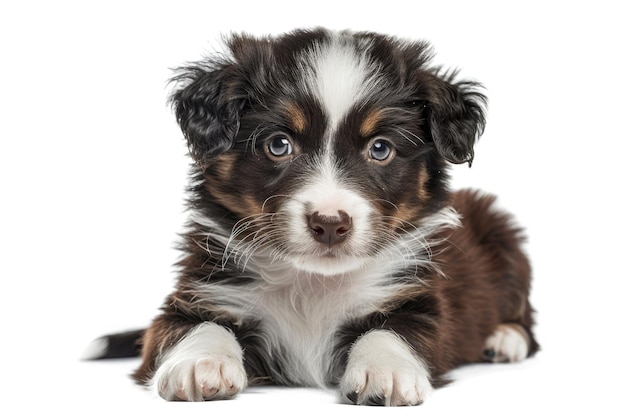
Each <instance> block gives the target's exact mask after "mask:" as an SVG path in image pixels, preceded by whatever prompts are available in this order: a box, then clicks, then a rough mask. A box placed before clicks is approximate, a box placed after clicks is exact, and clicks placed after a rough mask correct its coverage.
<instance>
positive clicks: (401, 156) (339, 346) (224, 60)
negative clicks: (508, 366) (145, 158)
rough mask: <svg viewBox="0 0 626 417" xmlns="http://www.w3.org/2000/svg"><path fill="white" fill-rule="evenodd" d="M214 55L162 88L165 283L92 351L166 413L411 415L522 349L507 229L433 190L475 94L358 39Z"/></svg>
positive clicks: (525, 280) (442, 180)
mask: <svg viewBox="0 0 626 417" xmlns="http://www.w3.org/2000/svg"><path fill="white" fill-rule="evenodd" d="M227 49H228V51H227V53H225V54H223V55H215V56H212V57H208V58H206V59H203V60H201V61H199V62H196V63H193V64H190V65H188V66H186V67H183V68H180V69H179V70H178V72H177V75H176V76H175V78H174V79H173V80H174V82H175V89H174V92H173V94H172V96H171V102H172V106H173V109H174V111H175V114H176V118H177V121H178V123H179V125H180V127H181V129H182V132H183V134H184V136H185V138H186V139H187V141H188V144H189V151H190V155H191V156H192V158H193V160H194V162H195V164H194V166H193V167H192V171H191V182H190V186H189V223H188V226H187V230H186V232H185V233H184V240H183V242H182V244H181V250H182V252H183V254H184V256H183V257H182V260H181V261H180V276H179V278H178V281H177V286H176V289H175V291H174V292H173V293H172V294H171V295H169V296H168V297H167V299H166V300H165V303H164V304H163V308H162V313H161V314H160V315H159V316H158V317H157V318H156V319H155V320H154V322H153V323H152V324H151V326H150V327H149V328H148V329H147V330H145V331H137V332H130V333H126V334H120V335H112V336H108V337H105V338H103V339H101V340H100V341H99V348H98V349H97V350H96V351H95V352H93V353H92V354H91V357H94V358H103V357H117V356H127V355H132V354H136V353H137V349H140V350H141V356H142V363H141V366H140V367H139V369H137V370H136V372H135V373H134V377H135V378H136V380H137V381H139V382H141V383H143V384H146V385H148V386H151V387H153V388H154V389H155V390H156V391H157V392H158V393H159V394H160V395H161V396H162V397H163V398H165V399H167V400H184V401H202V400H213V399H224V398H230V397H233V396H234V395H236V394H237V393H239V392H241V391H242V390H244V389H245V388H246V386H247V385H248V384H284V385H295V386H318V387H327V386H338V388H339V392H340V394H341V396H342V397H343V398H344V399H345V400H347V401H349V402H352V403H355V404H372V405H416V404H420V403H422V401H423V400H424V399H425V398H426V397H427V396H428V395H429V394H430V393H431V391H432V390H433V387H437V386H440V385H442V384H443V383H445V382H446V373H447V372H448V371H450V370H451V369H452V368H453V367H455V366H458V365H460V364H464V363H472V362H481V361H490V362H502V361H521V360H523V359H524V358H526V357H528V356H530V355H532V354H534V353H535V352H536V351H537V350H538V344H537V342H536V341H535V338H534V336H533V333H532V326H533V318H532V312H533V310H532V308H531V306H530V304H529V301H528V293H529V288H530V267H529V262H528V260H527V258H526V256H525V255H524V253H523V251H522V250H521V249H520V244H521V243H522V241H523V237H522V234H521V231H520V229H519V228H517V227H515V226H514V225H513V223H512V220H511V218H510V216H509V215H507V214H505V213H503V212H501V211H499V210H497V209H495V208H494V205H493V203H494V198H493V197H492V196H488V195H484V194H481V193H479V192H476V191H468V190H465V191H460V192H455V193H451V192H449V190H448V175H447V174H446V171H447V168H448V165H449V164H450V163H454V164H461V163H466V162H467V163H469V164H471V162H472V159H473V156H474V151H473V146H474V143H475V141H476V140H477V138H478V137H479V136H480V134H481V133H482V131H483V128H484V124H485V106H486V98H485V96H484V95H483V93H482V92H481V86H480V85H479V84H477V83H474V82H470V81H463V80H458V79H457V77H456V74H455V72H445V71H442V70H440V69H438V68H434V67H432V66H430V65H429V60H430V58H431V53H430V48H429V46H428V44H426V43H424V42H409V41H403V40H399V39H395V38H392V37H388V36H383V35H379V34H374V33H352V32H332V31H327V30H324V29H315V30H298V31H294V32H291V33H288V34H285V35H282V36H278V37H267V38H254V37H251V36H247V35H233V36H231V37H230V38H229V39H228V40H227Z"/></svg>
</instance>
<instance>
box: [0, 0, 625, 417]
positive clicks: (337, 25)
mask: <svg viewBox="0 0 626 417" xmlns="http://www.w3.org/2000/svg"><path fill="white" fill-rule="evenodd" d="M214 3H218V2H208V1H205V2H189V1H180V0H179V1H175V2H174V1H172V2H169V3H165V2H159V1H150V2H148V1H146V2H132V1H111V0H108V1H106V2H105V1H103V2H86V1H81V2H78V1H77V2H74V3H72V2H67V1H49V2H48V1H45V2H44V1H41V2H29V1H20V2H17V1H13V2H11V1H7V2H3V3H2V5H1V6H0V46H1V48H0V75H1V77H0V83H1V84H0V187H1V188H0V193H1V194H0V196H1V199H2V202H1V203H0V244H1V248H0V285H1V288H0V290H1V292H0V297H1V301H0V308H1V309H2V311H1V314H0V318H1V320H2V322H1V331H2V332H1V335H2V336H1V337H2V340H1V342H0V349H1V356H0V360H1V362H0V363H1V364H0V367H1V371H0V375H1V377H0V384H1V390H2V404H1V405H0V414H3V415H8V414H7V413H6V412H5V408H6V409H11V410H13V411H11V414H10V415H16V414H17V415H37V414H36V413H38V412H39V413H43V412H45V411H47V412H51V413H52V412H65V413H71V412H73V411H78V412H80V413H85V414H86V415H107V416H111V415H130V414H131V412H132V413H135V414H136V415H137V413H141V414H138V415H174V414H175V415H179V416H187V415H189V416H192V415H203V416H207V415H213V414H214V413H217V412H220V413H224V412H226V413H233V414H236V413H240V412H242V411H248V412H249V413H257V412H267V413H270V412H271V413H275V414H278V415H281V414H299V413H308V412H323V413H325V412H329V413H331V415H334V414H340V413H341V414H346V415H347V414H351V413H357V412H358V413H362V414H367V415H371V414H372V413H376V414H377V415H378V414H382V415H390V414H392V413H395V414H394V415H398V413H400V414H403V413H404V414H408V413H411V415H413V413H415V415H453V414H458V413H463V414H466V413H471V414H470V415H483V416H492V415H494V416H495V415H528V413H537V412H539V413H541V414H540V415H544V414H543V412H544V411H546V412H551V413H560V414H562V415H568V414H570V415H571V413H573V412H575V411H593V412H594V413H598V414H597V415H624V413H625V409H626V406H624V401H623V391H624V388H625V386H624V383H623V378H624V373H625V372H624V371H626V369H625V367H624V363H623V361H624V342H623V333H624V324H623V319H624V308H623V303H624V301H623V298H624V297H623V288H624V279H625V278H626V276H625V273H624V269H623V267H622V265H623V264H624V257H625V256H626V254H624V240H623V239H624V238H623V237H624V235H625V233H626V230H625V227H624V203H623V201H624V200H623V198H622V197H623V194H624V185H623V182H624V181H623V178H624V173H623V168H622V166H621V164H622V163H623V161H624V157H625V156H626V152H625V151H626V146H625V145H624V142H625V141H626V135H625V133H624V127H625V126H624V125H625V123H624V121H625V118H626V108H625V106H624V96H625V95H626V89H625V87H624V74H625V73H626V67H625V64H624V58H625V57H624V49H625V48H624V40H625V39H626V31H625V30H624V29H623V24H624V21H623V20H624V19H623V17H624V12H623V11H621V10H620V9H618V7H617V4H618V2H617V1H616V2H605V1H593V2H585V3H583V2H578V1H567V2H549V1H540V2H533V1H525V2H502V1H501V2H495V1H494V2H492V3H485V2H469V1H464V2H463V1H459V2H450V1H437V2H435V1H432V0H431V1H424V2H422V1H410V2H405V3H401V2H397V1H390V0H387V1H365V0H361V1H359V2H354V3H353V4H351V5H344V3H340V2H339V1H332V2H325V1H318V0H316V1H310V2H295V1H293V2H285V3H282V4H281V3H278V2H272V1H255V2H253V1H232V2H230V1H221V2H219V4H214ZM318 25H322V26H326V27H329V28H333V29H344V28H350V29H355V30H372V31H379V32H384V33H388V34H393V35H398V36H404V37H409V38H413V39H422V38H423V39H428V40H430V41H431V42H432V43H433V45H434V46H435V49H436V50H437V51H438V55H437V57H436V59H435V63H437V64H444V65H446V66H452V67H456V66H458V67H460V68H461V69H462V72H461V74H462V76H464V77H468V78H473V79H477V80H480V81H482V82H483V83H484V84H485V85H486V87H487V89H488V95H489V97H490V107H489V118H488V124H487V130H486V132H485V135H484V136H483V137H482V139H481V141H480V143H479V144H478V146H477V148H476V159H475V161H474V166H473V167H472V168H471V169H469V168H467V167H466V166H463V167H457V168H455V169H454V174H455V180H454V185H455V186H457V187H460V186H473V187H480V188H483V189H486V190H488V191H491V192H494V193H497V194H498V195H500V196H501V200H500V202H501V205H502V206H503V207H506V208H507V209H509V210H511V211H513V212H514V213H515V214H516V215H517V217H518V219H519V221H520V223H522V224H523V225H525V226H526V227H527V230H528V234H529V236H530V242H529V244H528V247H527V250H528V252H529V254H530V256H531V258H532V262H533V266H534V276H535V281H534V292H533V295H532V300H533V302H534V304H535V306H536V308H537V310H538V314H537V320H538V323H539V324H538V326H537V336H538V338H539V340H540V342H541V344H542V346H543V350H542V351H541V352H540V353H539V354H538V356H537V357H536V358H534V359H532V360H530V361H527V362H525V363H523V364H520V365H498V366H471V367H465V368H463V369H461V370H459V371H456V372H454V374H453V376H454V377H455V378H456V382H455V383H453V384H452V385H450V386H448V387H446V388H443V389H440V390H438V391H436V392H435V394H434V395H433V396H432V397H431V398H430V400H429V401H428V402H427V403H426V404H424V405H423V406H421V407H419V408H418V409H397V410H382V409H380V408H376V409H366V408H365V407H350V406H347V405H338V404H337V401H336V397H335V395H334V394H333V393H328V392H323V391H318V390H311V389H280V388H273V389H266V388H254V389H250V390H249V391H248V392H246V393H244V394H243V395H240V396H239V397H238V398H237V399H235V400H233V401H223V402H216V403H202V404H181V403H169V404H168V403H165V402H162V401H160V400H159V399H155V398H153V397H152V396H151V395H150V394H148V393H146V392H145V391H143V390H142V389H140V388H138V387H136V386H134V385H133V384H132V382H131V381H130V379H129V378H128V377H127V374H128V373H129V372H131V370H132V369H133V368H134V367H135V366H137V361H136V360H128V361H110V362H97V363H85V362H80V361H78V360H77V358H78V357H79V355H80V353H81V351H82V349H83V348H84V347H85V346H86V345H87V344H88V342H89V341H90V340H91V339H92V338H94V337H97V336H99V335H101V334H103V333H107V332H112V331H117V330H123V329H127V328H133V327H141V326H145V325H147V324H148V322H149V321H150V319H151V318H152V317H153V316H154V314H156V312H157V308H158V306H159V305H160V303H161V302H162V300H163V298H164V297H165V295H166V294H167V292H168V291H169V290H170V288H171V287H172V284H173V280H174V277H175V274H174V268H173V267H172V264H173V263H174V262H175V261H176V259H177V256H178V254H177V252H176V251H174V250H173V249H172V247H173V245H174V243H175V242H176V240H177V233H178V232H179V231H180V227H181V225H182V223H183V221H184V213H183V198H184V193H183V188H184V186H185V181H186V172H187V164H188V160H187V158H186V155H185V153H186V147H185V144H184V143H183V141H182V135H181V133H180V131H179V130H178V127H177V126H176V124H175V122H174V117H173V116H172V114H171V111H170V109H169V108H168V107H167V105H166V103H165V101H166V96H167V87H166V80H167V78H168V77H169V76H170V75H171V72H170V68H172V67H175V66H178V65H181V64H183V63H184V62H186V61H189V60H195V59H199V58H200V57H201V56H202V55H203V54H205V53H207V52H210V51H211V50H213V49H214V48H216V47H218V46H219V42H218V39H219V36H220V33H228V32H231V31H242V30H243V31H247V32H250V33H253V34H266V33H280V32H283V31H287V30H290V29H293V28H296V27H313V26H318ZM473 413H476V414H473ZM238 415H239V414H238ZM241 415H243V414H241ZM545 415H548V414H545Z"/></svg>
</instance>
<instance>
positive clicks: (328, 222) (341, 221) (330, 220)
mask: <svg viewBox="0 0 626 417" xmlns="http://www.w3.org/2000/svg"><path fill="white" fill-rule="evenodd" d="M337 214H338V215H337V216H324V215H321V214H319V212H317V211H316V212H315V213H313V214H312V215H310V216H309V228H310V229H311V233H312V234H313V238H314V239H315V240H317V241H318V242H320V243H324V244H326V245H328V246H329V247H330V246H333V245H335V244H337V243H340V242H343V241H344V240H345V239H346V237H347V236H348V234H349V233H350V230H351V229H352V218H350V216H349V215H348V213H346V212H345V211H343V210H340V211H339V212H338V213H337Z"/></svg>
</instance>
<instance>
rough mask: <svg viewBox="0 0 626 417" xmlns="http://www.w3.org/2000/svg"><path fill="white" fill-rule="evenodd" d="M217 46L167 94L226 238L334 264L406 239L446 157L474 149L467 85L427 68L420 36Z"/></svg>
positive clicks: (477, 114)
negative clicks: (215, 54) (225, 50)
mask: <svg viewBox="0 0 626 417" xmlns="http://www.w3.org/2000/svg"><path fill="white" fill-rule="evenodd" d="M228 46H229V48H230V55H229V56H228V57H225V58H222V59H221V60H219V61H204V62H200V63H197V64H196V65H193V66H190V67H186V68H184V69H182V70H181V72H180V74H179V75H178V77H177V78H176V79H175V80H176V81H177V82H178V89H177V90H176V91H175V92H174V94H173V96H172V102H173V105H174V109H175V112H176V115H177V119H178V122H179V124H180V126H181V128H182V130H183V132H184V134H185V136H186V138H187V140H188V142H189V148H190V152H191V155H192V156H193V158H194V159H195V161H196V163H197V165H198V167H199V169H200V170H201V171H202V173H201V175H202V179H203V181H202V183H201V187H202V193H203V194H204V195H205V197H206V198H205V200H204V201H203V204H204V205H205V207H204V208H203V209H204V210H205V212H206V213H207V214H208V215H211V216H212V217H213V218H214V219H220V220H219V221H220V222H223V223H224V224H225V225H226V226H227V227H228V228H232V236H231V241H230V242H229V247H230V248H231V249H232V248H239V249H241V251H243V252H245V254H246V256H250V255H251V254H252V253H260V252H263V253H265V254H266V255H268V256H271V257H273V258H278V259H282V260H286V261H288V262H290V263H291V264H292V265H293V266H295V267H297V268H299V269H301V270H305V271H310V272H316V273H321V274H325V275H333V274H340V273H345V272H348V271H350V270H354V269H357V268H359V267H361V266H363V264H364V263H366V262H367V260H368V259H371V257H372V255H373V254H376V253H381V252H382V251H384V250H388V249H389V247H390V245H392V244H393V242H398V241H399V240H402V238H403V236H405V235H407V233H408V236H410V237H409V238H408V239H409V240H410V239H416V237H415V236H414V235H413V234H411V233H410V232H411V231H413V230H417V229H418V228H419V227H420V225H421V222H422V221H423V219H425V218H426V217H427V216H429V215H430V214H432V213H434V212H436V211H437V210H439V209H440V208H441V207H442V206H444V205H445V204H446V198H447V193H446V175H445V168H446V164H447V163H448V161H449V162H453V163H463V162H471V160H472V157H473V145H474V142H475V140H476V138H477V137H478V135H480V133H481V132H482V129H483V125H484V107H483V105H484V96H482V95H481V94H480V93H478V92H477V91H476V88H475V87H477V86H476V85H475V84H473V83H469V82H456V81H454V80H453V77H452V76H445V75H444V76H441V75H439V74H438V72H437V71H436V70H433V69H430V68H428V67H427V66H426V64H427V61H428V59H429V56H428V48H427V45H425V44H423V43H405V42H399V41H396V40H394V39H392V38H387V37H383V36H380V35H374V34H366V33H361V34H352V33H334V32H327V31H324V30H316V31H299V32H294V33H291V34H288V35H284V36H282V37H279V38H266V39H256V38H251V37H247V36H235V37H233V38H231V39H230V41H229V43H228ZM405 244H406V242H405Z"/></svg>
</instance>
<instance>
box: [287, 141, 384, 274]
mask: <svg viewBox="0 0 626 417" xmlns="http://www.w3.org/2000/svg"><path fill="white" fill-rule="evenodd" d="M327 152H329V151H327ZM322 158H323V159H322V160H321V161H318V163H317V164H315V167H316V168H315V169H313V170H312V174H311V177H312V178H311V180H309V181H307V183H306V184H305V185H304V186H303V187H302V188H300V189H299V190H298V192H297V193H296V194H294V195H293V197H292V198H290V199H289V200H288V201H287V203H286V204H285V207H284V209H283V211H284V212H285V213H286V215H287V216H288V219H289V220H288V229H289V233H288V234H287V236H286V237H287V239H288V245H289V247H290V248H297V253H295V254H294V256H291V257H290V260H291V262H292V263H293V265H294V266H295V267H296V268H298V269H301V270H304V271H309V272H316V273H322V274H325V275H335V274H341V273H345V272H348V271H352V270H355V269H357V268H359V267H361V266H362V265H363V263H364V261H365V259H366V256H365V255H366V253H365V248H366V247H367V245H368V244H369V239H371V236H372V231H371V226H370V221H369V220H370V216H371V215H372V214H373V209H372V207H371V205H370V204H369V202H368V201H367V200H366V199H364V198H363V197H362V196H360V195H359V194H357V193H356V192H354V191H352V190H350V189H349V188H348V187H346V186H343V185H342V183H341V178H340V173H338V172H337V170H336V169H335V168H334V166H335V164H333V162H332V155H329V154H328V153H326V154H324V155H323V156H322ZM340 210H341V211H344V212H346V213H347V214H348V216H350V218H351V221H352V230H351V231H350V237H349V239H348V240H347V241H345V242H344V243H343V244H342V245H341V246H340V247H337V248H333V249H330V248H326V249H325V248H322V247H320V244H319V242H316V241H315V240H314V239H312V237H311V231H310V230H309V226H308V224H307V220H306V219H307V215H311V214H313V213H315V212H318V213H319V214H321V215H324V216H337V215H338V213H339V211H340ZM324 250H325V251H326V253H324V252H323V251H324ZM367 255H370V254H367Z"/></svg>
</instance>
